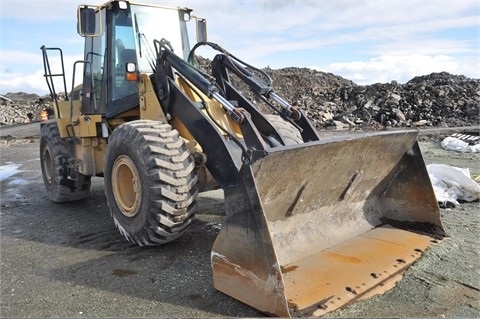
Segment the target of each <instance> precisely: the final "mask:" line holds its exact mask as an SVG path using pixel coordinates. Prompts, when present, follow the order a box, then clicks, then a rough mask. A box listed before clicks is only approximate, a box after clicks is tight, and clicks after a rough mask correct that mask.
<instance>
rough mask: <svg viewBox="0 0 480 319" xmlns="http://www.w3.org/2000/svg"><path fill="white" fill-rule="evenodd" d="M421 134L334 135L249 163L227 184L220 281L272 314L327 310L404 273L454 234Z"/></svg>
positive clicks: (217, 246) (218, 248)
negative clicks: (445, 222) (448, 229)
mask: <svg viewBox="0 0 480 319" xmlns="http://www.w3.org/2000/svg"><path fill="white" fill-rule="evenodd" d="M416 135H417V132H415V131H401V132H395V133H390V132H387V133H375V134H368V133H366V134H362V135H352V136H349V137H348V138H347V139H346V138H345V137H341V138H330V139H328V140H322V141H316V142H310V143H305V144H300V145H294V146H286V147H279V148H273V149H269V150H267V152H266V154H265V156H264V157H262V158H259V159H257V160H256V161H254V162H253V163H252V164H251V165H244V166H243V167H242V168H241V171H240V179H239V180H240V182H239V184H237V185H234V186H232V187H229V188H226V189H224V192H225V205H226V211H227V220H226V223H225V225H224V226H223V227H222V230H221V232H220V233H219V235H218V237H217V239H216V241H215V243H214V246H213V249H212V256H211V259H212V267H213V276H214V285H215V287H216V288H217V289H218V290H220V291H222V292H224V293H226V294H227V295H230V296H232V297H234V298H236V299H238V300H240V301H242V302H244V303H246V304H248V305H250V306H252V307H254V308H256V309H258V310H259V311H261V312H264V313H267V314H270V315H275V316H281V317H290V316H311V315H314V316H317V315H323V314H325V313H327V312H329V311H332V310H335V309H337V308H339V307H341V306H343V305H345V304H348V303H351V302H353V301H355V300H358V299H360V298H362V297H364V296H368V295H370V294H372V293H378V292H380V291H381V290H382V289H383V288H382V287H388V283H389V282H391V281H393V280H398V278H400V276H399V275H401V274H402V273H403V272H404V271H405V270H406V268H408V266H409V265H411V264H412V263H413V262H414V261H415V260H416V259H417V258H419V257H420V256H421V255H422V253H423V252H424V251H425V249H427V248H428V247H429V246H430V245H431V244H433V243H435V242H438V241H439V240H440V239H441V238H443V237H444V236H445V233H444V232H443V228H442V225H441V222H440V212H439V208H438V205H437V202H436V199H435V195H434V193H433V189H432V186H431V184H430V180H429V178H428V173H427V170H426V168H425V163H424V161H423V158H422V156H421V153H420V149H419V147H418V144H417V142H416ZM378 288H381V289H378ZM383 290H385V289H383Z"/></svg>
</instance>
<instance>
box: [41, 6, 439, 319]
mask: <svg viewBox="0 0 480 319" xmlns="http://www.w3.org/2000/svg"><path fill="white" fill-rule="evenodd" d="M191 19H194V20H196V22H197V23H196V30H197V43H196V44H195V45H194V46H193V47H192V49H190V48H191V46H190V42H189V38H188V32H187V31H188V27H187V25H188V24H187V23H188V22H189V20H191ZM78 32H79V34H80V35H81V36H83V37H85V52H84V60H81V61H77V62H75V63H74V65H73V73H74V79H75V74H76V73H78V72H77V71H79V72H81V74H82V76H83V81H82V83H81V84H78V85H76V83H75V80H72V89H71V90H70V91H67V85H66V80H65V72H64V67H63V54H62V50H61V49H59V48H52V47H50V48H48V47H45V46H42V48H41V49H42V52H43V61H44V68H45V78H46V82H47V84H48V87H49V90H50V93H51V95H52V98H53V111H54V112H53V113H54V114H53V115H52V116H50V119H49V120H48V121H46V122H42V123H41V140H40V159H41V168H42V173H43V179H44V182H45V186H46V189H47V192H48V195H49V197H50V199H51V200H52V201H54V202H68V201H74V200H79V199H83V198H86V197H87V196H88V194H89V188H90V180H91V177H92V176H103V177H104V180H105V194H106V198H107V202H108V206H109V209H110V213H111V215H112V217H113V220H114V223H115V225H116V227H117V228H118V229H119V231H120V233H121V234H122V235H123V236H124V237H125V238H126V239H127V240H128V241H130V242H132V243H135V244H137V245H156V244H164V243H167V242H170V241H172V240H175V239H176V238H178V237H180V236H181V235H182V234H184V233H185V232H186V231H188V227H189V225H190V224H191V221H192V219H193V218H194V214H195V208H196V198H197V194H198V193H199V192H202V191H206V190H210V189H214V188H221V189H223V191H224V196H225V207H226V221H225V223H223V224H222V225H223V226H222V229H221V231H220V233H219V235H218V237H217V239H216V240H215V243H214V245H213V248H212V252H211V263H212V269H213V282H214V286H215V288H217V289H219V290H220V291H222V292H224V293H225V294H227V295H230V296H232V297H233V298H236V299H238V300H240V301H242V302H244V303H246V304H248V305H250V306H252V307H255V308H256V309H258V310H260V311H262V312H264V313H265V314H269V315H275V316H285V317H293V316H320V315H323V314H325V313H327V312H329V311H332V310H335V309H337V308H339V307H341V306H343V305H346V304H348V303H351V302H354V301H356V300H359V299H361V298H365V297H367V296H370V295H372V294H375V293H379V292H382V291H384V290H386V289H387V288H388V287H391V284H392V283H394V282H395V281H396V280H398V279H399V278H400V277H401V275H402V274H403V273H404V271H405V270H406V269H407V268H408V267H409V266H410V265H411V264H412V263H413V262H414V261H415V260H416V259H417V258H419V257H420V256H421V255H422V253H423V252H424V251H425V250H426V249H427V248H428V247H429V246H431V245H432V244H434V243H436V242H438V241H440V240H441V239H442V238H444V237H445V233H444V231H443V228H442V225H441V222H440V214H439V208H438V205H437V202H436V199H435V196H434V193H433V190H432V186H431V184H430V181H429V178H428V174H427V171H426V168H425V163H424V162H423V159H422V155H421V153H420V149H419V147H418V144H417V141H416V136H417V132H416V131H396V132H380V133H360V134H350V135H348V136H336V135H335V136H330V137H322V136H321V135H320V134H319V133H318V132H317V131H316V130H315V129H314V128H313V126H312V124H311V123H310V121H309V120H308V118H307V117H306V115H305V113H304V112H303V111H302V110H301V109H298V108H294V107H292V106H291V105H290V104H289V103H288V102H287V101H285V100H284V99H283V98H281V97H280V96H279V95H278V94H277V93H275V92H274V90H273V89H272V86H271V81H270V79H269V77H268V75H266V74H265V73H264V72H262V71H260V70H258V69H255V68H254V67H252V66H250V65H248V64H246V63H244V62H243V61H241V60H240V59H238V58H236V57H235V56H233V55H232V54H230V53H229V52H227V51H226V50H224V49H223V48H222V47H220V46H219V45H217V44H214V43H210V42H207V40H206V22H205V20H203V19H200V18H197V17H194V16H193V15H192V14H191V10H190V9H187V8H166V7H161V6H153V5H140V4H135V3H133V2H129V1H109V2H107V3H105V4H103V5H101V6H91V5H80V6H79V8H78ZM200 46H209V47H210V48H211V49H213V50H217V51H219V53H218V54H217V56H216V57H215V58H214V59H213V61H212V64H211V72H209V73H207V72H206V71H205V70H202V69H200V68H199V67H197V66H195V65H194V63H193V61H194V56H195V54H194V51H195V50H196V49H197V48H198V47H200ZM52 54H56V55H57V58H58V61H59V63H60V65H61V68H60V70H61V71H59V72H52V67H51V65H50V59H49V55H50V56H51V55H52ZM233 77H235V78H236V79H237V80H239V81H240V83H242V82H243V83H244V84H245V87H247V88H248V89H249V90H251V91H252V92H253V93H254V94H255V95H256V96H257V97H258V98H259V99H260V100H261V101H263V102H265V105H266V107H267V108H268V110H270V111H271V112H266V111H261V110H260V109H258V108H257V107H256V105H257V103H253V101H251V100H250V99H248V98H247V97H246V96H247V95H244V94H242V93H241V92H240V90H239V88H238V87H237V86H235V85H234V81H232V79H233ZM59 82H60V86H63V90H64V91H65V98H64V99H61V98H60V94H58V93H57V90H56V87H58V85H59V84H58V83H59Z"/></svg>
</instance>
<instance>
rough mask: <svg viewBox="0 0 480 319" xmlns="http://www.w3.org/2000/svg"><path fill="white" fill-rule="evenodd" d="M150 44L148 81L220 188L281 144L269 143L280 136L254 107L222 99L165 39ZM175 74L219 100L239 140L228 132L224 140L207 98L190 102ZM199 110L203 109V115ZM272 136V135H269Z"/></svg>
mask: <svg viewBox="0 0 480 319" xmlns="http://www.w3.org/2000/svg"><path fill="white" fill-rule="evenodd" d="M154 43H155V50H156V54H157V64H156V67H155V72H154V74H153V75H152V82H153V83H154V85H155V90H156V93H157V96H158V98H159V100H160V102H161V104H162V106H163V108H164V112H165V114H167V113H168V114H170V115H172V116H178V117H179V119H180V120H181V121H182V123H184V124H185V126H186V127H187V129H188V130H189V132H190V133H191V134H192V135H193V136H194V138H195V140H196V141H197V142H198V143H199V144H200V145H201V146H202V148H203V149H204V152H205V153H206V154H208V155H209V156H208V161H207V168H208V169H209V171H210V172H211V173H212V175H213V176H214V177H215V178H216V179H217V180H218V182H219V184H220V185H221V186H222V187H226V186H229V185H235V184H237V183H238V172H239V171H240V168H241V166H242V165H243V164H249V163H250V162H252V161H254V160H255V159H257V158H261V157H263V156H265V155H266V153H265V150H266V149H268V148H269V147H272V146H279V145H281V144H280V143H279V142H276V143H275V142H272V141H274V140H275V139H277V140H280V139H281V138H280V136H279V134H278V133H277V132H276V131H275V128H274V127H273V126H272V125H271V124H269V123H268V121H267V120H266V119H265V118H264V117H263V116H262V115H261V113H259V112H258V111H256V110H255V109H253V108H252V110H254V111H255V112H256V113H255V114H253V115H252V114H250V113H249V112H248V111H246V110H245V109H244V108H240V107H236V106H234V105H233V104H232V103H235V104H237V102H236V101H232V102H230V101H229V100H227V99H225V98H224V97H223V96H222V94H221V93H220V90H219V89H218V86H217V84H216V83H215V80H214V79H213V78H212V77H210V76H209V75H207V74H205V73H203V72H202V71H201V70H199V69H197V68H196V67H194V66H192V65H191V64H189V63H188V62H186V61H185V60H183V59H181V58H180V57H178V56H177V55H176V54H175V53H173V51H172V50H171V48H170V47H169V45H168V42H166V41H164V40H162V41H157V40H155V41H154ZM175 76H176V77H179V78H180V79H181V80H182V81H183V82H184V83H185V84H187V85H189V87H190V88H191V89H192V90H194V91H195V90H198V91H200V92H201V93H202V94H204V95H205V96H206V97H207V98H209V99H213V100H216V101H217V102H219V103H220V104H221V105H222V107H223V108H224V109H225V110H226V112H227V114H228V116H229V117H231V119H232V120H233V121H234V122H235V123H237V124H238V125H239V127H240V130H241V133H242V136H243V140H242V141H241V140H239V139H238V138H236V137H235V136H233V135H232V134H229V133H228V132H227V136H228V139H225V138H224V136H223V134H222V132H221V130H222V128H221V125H219V124H218V123H217V122H216V120H215V118H214V117H213V116H211V115H210V113H209V111H208V108H209V106H208V103H207V101H205V100H204V101H202V102H201V103H195V102H192V101H191V99H190V98H189V97H188V96H187V95H186V94H185V93H184V92H183V90H182V89H181V88H179V87H178V85H177V83H176V82H175ZM199 96H200V95H199ZM240 103H243V101H238V104H240ZM242 106H243V105H242ZM202 109H205V110H206V112H205V113H206V114H207V115H205V113H204V112H202ZM254 119H256V120H255V121H256V122H263V124H264V125H263V129H262V128H258V127H256V124H255V123H254ZM272 135H273V136H274V138H270V136H272ZM212 139H213V140H215V142H213V141H212Z"/></svg>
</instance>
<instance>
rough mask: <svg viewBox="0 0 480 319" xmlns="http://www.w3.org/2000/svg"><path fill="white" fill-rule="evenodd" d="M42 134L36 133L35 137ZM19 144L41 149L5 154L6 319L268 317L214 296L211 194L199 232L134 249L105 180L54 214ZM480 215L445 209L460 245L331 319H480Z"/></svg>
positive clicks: (426, 149) (1, 228) (1, 173)
mask: <svg viewBox="0 0 480 319" xmlns="http://www.w3.org/2000/svg"><path fill="white" fill-rule="evenodd" d="M32 125H35V124H32ZM37 128H38V127H33V126H28V129H31V130H32V132H33V135H35V134H36V133H35V132H36V129H37ZM15 134H20V135H22V134H23V135H24V136H23V137H27V138H25V139H20V141H24V142H29V141H31V140H33V141H34V142H33V143H18V142H16V143H13V145H11V143H4V147H2V148H0V152H1V162H0V165H1V170H0V180H1V184H0V185H1V214H0V254H1V255H0V257H1V295H0V299H1V301H0V315H1V317H230V316H240V317H262V316H263V314H261V313H259V312H257V311H255V310H253V309H252V308H250V307H248V306H245V305H243V304H241V303H240V302H238V301H236V300H234V299H232V298H230V297H228V296H226V295H223V294H222V293H220V292H218V291H216V290H215V289H214V288H213V285H212V277H211V269H210V248H211V245H212V243H213V241H214V239H215V237H216V235H217V233H218V231H219V229H220V227H221V224H222V221H223V218H224V210H223V198H222V193H221V192H219V191H214V192H208V193H204V194H201V196H200V198H199V201H198V202H199V209H198V213H197V215H196V216H197V217H196V219H195V221H194V224H193V227H192V228H191V230H190V231H189V232H188V233H187V235H186V236H184V237H183V238H181V239H180V240H178V241H176V242H174V243H172V244H169V245H166V246H161V247H155V248H140V247H136V246H132V245H131V244H129V243H127V242H125V241H124V240H123V237H121V236H120V234H119V233H118V231H117V229H116V228H115V226H114V224H113V221H112V220H111V218H110V215H109V212H108V208H107V204H106V200H105V196H104V193H103V179H101V178H94V179H93V183H92V188H91V190H92V191H91V196H90V198H89V199H87V200H84V201H81V202H76V203H70V204H54V203H51V202H50V201H49V200H48V198H47V196H46V193H45V191H44V187H43V181H42V177H41V173H40V170H39V160H38V143H35V136H32V137H30V136H29V134H28V133H15ZM2 135H5V134H2ZM18 137H22V136H16V138H18ZM3 140H4V141H5V140H6V139H5V138H4V139H3ZM17 140H18V139H17ZM439 141H440V139H439V140H438V141H434V140H432V139H429V140H428V141H424V142H422V143H421V147H422V150H423V153H424V156H425V159H426V162H427V163H447V164H451V165H455V166H460V167H469V168H470V170H471V172H472V174H477V175H478V174H480V161H479V159H480V157H479V155H478V154H459V153H452V152H447V151H445V150H443V149H441V148H440V146H439ZM5 144H9V145H8V147H7V146H6V145H5ZM479 214H480V210H479V206H478V203H471V204H462V205H461V206H459V207H456V208H453V209H450V210H445V209H443V210H442V221H443V223H444V226H445V228H446V230H447V232H448V234H449V235H450V237H451V238H449V239H448V240H445V241H444V242H443V243H442V244H440V245H437V246H435V247H433V248H432V249H431V250H429V251H428V252H427V253H426V254H425V256H423V257H422V258H421V259H420V260H419V261H418V262H417V263H415V264H414V266H413V267H412V268H411V269H409V270H408V272H407V274H406V276H405V277H404V279H403V280H402V281H401V282H400V283H399V284H398V286H397V287H396V288H394V289H393V290H391V291H389V292H387V293H386V294H384V295H383V296H376V297H373V298H371V299H369V300H366V301H362V302H358V303H356V304H353V305H351V306H349V307H346V308H345V309H342V310H339V311H336V312H333V313H331V314H330V315H329V316H331V317H391V316H395V317H431V316H435V317H441V316H446V317H479V316H480V301H479V300H480V282H479V279H478V278H480V274H479V269H478V264H479V261H480V259H479V247H480V246H479V238H478V234H479V233H480V232H479V231H480V215H479Z"/></svg>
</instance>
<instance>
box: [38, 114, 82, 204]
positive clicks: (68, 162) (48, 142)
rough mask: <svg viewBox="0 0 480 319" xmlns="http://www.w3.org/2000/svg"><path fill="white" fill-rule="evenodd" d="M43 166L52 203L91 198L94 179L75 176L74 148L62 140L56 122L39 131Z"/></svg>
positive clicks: (42, 127)
mask: <svg viewBox="0 0 480 319" xmlns="http://www.w3.org/2000/svg"><path fill="white" fill-rule="evenodd" d="M40 165H41V169H42V176H43V182H44V184H45V188H46V190H47V193H48V197H49V198H50V199H51V200H52V201H53V202H57V203H61V202H72V201H76V200H80V199H84V198H86V197H88V195H89V193H90V184H91V181H90V180H91V176H88V175H83V174H81V173H76V172H72V170H75V167H74V165H75V153H74V145H73V143H71V142H68V141H67V140H66V139H64V138H61V137H60V133H59V131H58V126H57V122H56V121H51V122H48V123H45V124H42V125H41V127H40ZM71 176H75V179H72V178H71Z"/></svg>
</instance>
